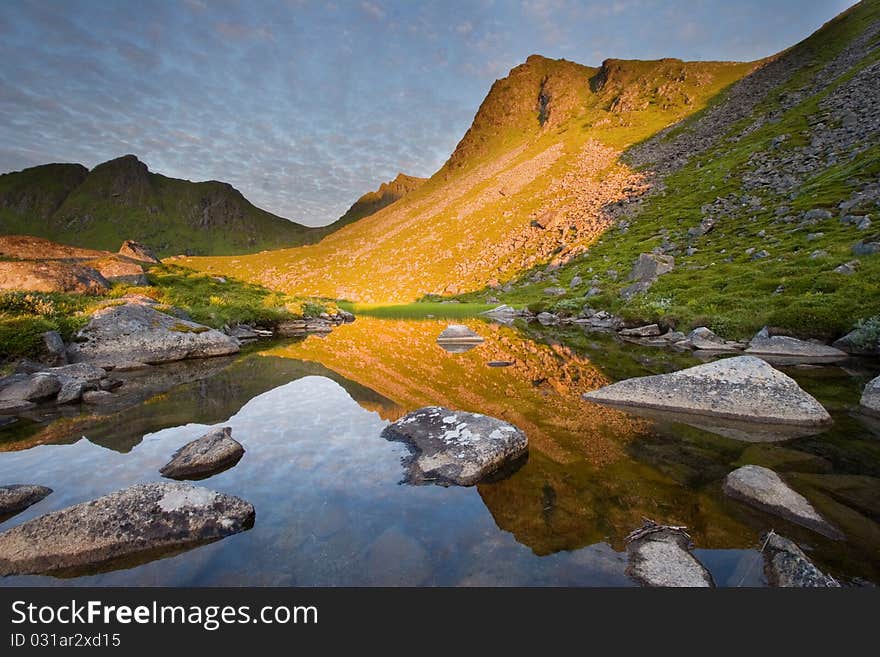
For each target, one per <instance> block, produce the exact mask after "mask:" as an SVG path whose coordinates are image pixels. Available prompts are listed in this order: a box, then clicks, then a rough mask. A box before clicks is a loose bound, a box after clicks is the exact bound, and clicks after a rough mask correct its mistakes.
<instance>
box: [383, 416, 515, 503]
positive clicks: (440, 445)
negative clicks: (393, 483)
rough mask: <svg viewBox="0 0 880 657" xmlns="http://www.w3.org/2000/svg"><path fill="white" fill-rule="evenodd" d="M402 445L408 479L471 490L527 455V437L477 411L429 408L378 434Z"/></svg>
mask: <svg viewBox="0 0 880 657" xmlns="http://www.w3.org/2000/svg"><path fill="white" fill-rule="evenodd" d="M382 435H383V436H384V437H385V438H386V439H388V440H393V441H397V442H402V443H405V444H406V445H407V447H408V448H409V450H410V452H411V455H410V456H409V457H408V458H405V459H404V465H405V466H406V467H407V469H408V471H409V476H408V481H409V482H410V483H414V484H422V483H428V482H432V483H437V484H441V485H449V484H456V485H459V486H473V485H474V484H476V483H478V482H479V481H480V480H482V479H484V478H485V477H487V476H488V475H490V474H492V473H495V472H497V471H498V470H501V469H502V468H504V467H505V466H507V465H511V464H513V463H514V462H516V461H517V460H518V459H519V458H520V457H522V456H524V455H525V454H526V452H527V451H528V445H529V441H528V438H526V435H525V434H524V433H523V432H522V431H520V430H519V429H517V428H516V427H515V426H513V425H512V424H508V423H507V422H504V421H503V420H498V419H496V418H493V417H489V416H486V415H479V414H477V413H465V412H462V411H452V410H449V409H448V408H443V407H440V406H428V407H425V408H420V409H419V410H417V411H413V412H411V413H407V414H406V415H405V416H403V417H402V418H401V419H399V420H398V421H397V422H395V423H394V424H391V425H389V426H388V427H386V428H385V430H384V431H383V432H382Z"/></svg>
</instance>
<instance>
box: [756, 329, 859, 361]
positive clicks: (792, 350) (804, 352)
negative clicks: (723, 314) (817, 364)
mask: <svg viewBox="0 0 880 657" xmlns="http://www.w3.org/2000/svg"><path fill="white" fill-rule="evenodd" d="M746 353H747V354H756V355H757V354H760V355H767V356H786V357H792V358H801V359H806V360H814V361H823V362H830V361H834V360H841V359H843V358H847V357H848V356H847V353H846V352H844V351H841V350H840V349H835V348H834V347H829V346H828V345H824V344H817V343H815V342H806V341H804V340H798V339H797V338H790V337H788V336H786V335H774V336H767V337H760V336H758V335H756V336H755V337H754V338H752V341H751V342H750V343H749V348H748V349H746Z"/></svg>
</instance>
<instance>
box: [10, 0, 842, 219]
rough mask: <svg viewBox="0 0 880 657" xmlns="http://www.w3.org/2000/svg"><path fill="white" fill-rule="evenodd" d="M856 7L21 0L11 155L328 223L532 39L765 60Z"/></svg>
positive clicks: (445, 129) (461, 0)
mask: <svg viewBox="0 0 880 657" xmlns="http://www.w3.org/2000/svg"><path fill="white" fill-rule="evenodd" d="M847 4H848V2H847V1H846V0H779V1H777V2H766V1H761V2H758V1H757V0H744V1H743V2H740V3H727V2H721V1H720V0H719V1H707V2H703V3H699V5H694V3H690V2H684V1H681V2H678V1H662V0H602V1H600V2H575V1H572V0H532V1H528V2H514V1H513V0H510V1H504V0H495V1H491V0H453V1H449V2H442V3H441V2H425V3H416V2H408V1H405V0H401V1H399V2H386V1H383V0H369V1H367V0H363V1H357V0H349V1H344V0H336V1H335V2H323V1H321V2H319V1H314V2H309V1H308V0H291V1H290V2H284V3H282V2H278V3H270V2H253V3H242V2H236V1H235V0H226V1H213V0H182V1H179V2H178V1H172V0H167V1H159V0H152V1H145V2H138V3H128V2H122V1H116V2H114V1H108V2H100V3H98V2H93V1H90V0H54V1H53V0H31V1H29V2H4V3H2V4H0V62H2V64H0V171H11V170H16V169H21V168H24V167H27V166H33V165H36V164H43V163H46V162H81V163H83V164H85V165H86V166H90V167H91V166H94V165H95V164H97V163H99V162H102V161H104V160H107V159H110V158H112V157H116V156H119V155H122V154H124V153H135V154H136V155H138V157H140V158H141V159H142V160H144V161H145V162H146V163H147V164H148V165H149V166H150V168H151V169H152V170H153V171H159V172H161V173H164V174H166V175H170V176H175V177H182V178H189V179H192V180H207V179H217V180H224V181H227V182H230V183H232V184H233V185H235V186H236V187H237V188H238V189H240V190H241V191H242V193H244V194H245V196H247V197H248V198H249V199H250V200H251V201H253V202H254V203H256V204H257V205H259V206H261V207H264V208H266V209H267V210H269V211H271V212H275V213H276V214H279V215H281V216H284V217H288V218H290V219H293V220H296V221H300V222H303V223H307V224H311V225H320V224H325V223H328V222H330V221H333V220H334V219H335V218H337V217H338V216H339V215H341V214H342V213H343V212H344V211H345V209H346V208H347V207H348V205H349V204H350V203H351V202H352V201H353V200H354V199H355V198H357V197H358V196H360V194H362V193H363V192H365V191H367V190H369V189H374V188H375V187H376V186H377V185H378V183H379V182H381V181H383V180H387V179H389V178H391V177H393V176H394V175H395V174H396V173H397V172H398V171H404V172H406V173H410V174H413V175H421V176H427V175H430V174H431V173H433V172H434V171H436V170H437V169H438V168H439V167H440V166H441V165H442V163H443V162H444V160H445V159H446V158H447V157H448V156H449V154H450V152H451V151H452V149H453V148H454V147H455V144H456V142H457V141H458V139H459V138H460V137H461V136H462V135H463V134H464V132H465V130H466V129H467V127H468V125H469V124H470V121H471V118H472V117H473V114H474V112H475V111H476V109H477V107H478V106H479V103H480V101H481V100H482V98H483V96H484V95H485V93H486V91H487V90H488V88H489V86H490V85H491V83H492V81H493V80H494V79H495V77H498V76H501V75H504V74H505V73H506V72H507V70H508V69H509V68H511V67H512V66H515V65H516V64H518V63H520V62H522V61H523V60H524V59H525V58H526V57H527V56H528V55H529V54H531V53H533V52H539V53H541V54H544V55H547V56H549V57H565V58H568V59H572V60H575V61H580V62H582V63H585V64H591V65H596V64H598V63H599V62H600V61H601V59H602V58H604V57H630V58H642V59H647V58H656V57H663V56H675V57H681V58H685V59H697V58H712V59H756V58H759V57H763V56H765V55H768V54H770V53H772V52H775V51H777V50H780V49H781V48H783V47H785V46H788V45H790V44H791V43H793V42H795V41H797V40H799V39H800V38H802V37H804V36H806V35H807V34H808V33H809V32H811V31H812V30H814V29H815V28H816V27H818V26H819V25H820V24H821V23H822V22H824V21H825V20H827V19H828V18H830V17H831V16H832V15H834V14H835V13H837V12H838V11H840V10H842V9H843V8H845V6H846V5H847ZM734 5H735V6H734ZM685 17H686V19H687V20H684V18H685ZM742 34H749V38H748V39H743V38H742ZM634 35H635V36H637V38H633V37H634Z"/></svg>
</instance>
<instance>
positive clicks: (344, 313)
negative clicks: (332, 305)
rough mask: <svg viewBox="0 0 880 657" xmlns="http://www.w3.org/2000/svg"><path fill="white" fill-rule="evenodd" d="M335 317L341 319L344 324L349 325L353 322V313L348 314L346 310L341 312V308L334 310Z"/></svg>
mask: <svg viewBox="0 0 880 657" xmlns="http://www.w3.org/2000/svg"><path fill="white" fill-rule="evenodd" d="M336 315H337V316H338V317H341V318H342V321H343V322H344V323H345V324H351V323H352V322H353V321H354V320H355V316H354V313H350V312H348V311H347V310H343V309H342V308H338V309H337V310H336Z"/></svg>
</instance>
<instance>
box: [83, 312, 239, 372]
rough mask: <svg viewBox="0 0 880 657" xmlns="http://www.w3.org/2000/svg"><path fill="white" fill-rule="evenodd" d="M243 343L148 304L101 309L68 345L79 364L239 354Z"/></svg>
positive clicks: (154, 360)
mask: <svg viewBox="0 0 880 657" xmlns="http://www.w3.org/2000/svg"><path fill="white" fill-rule="evenodd" d="M238 350H239V345H238V340H236V339H235V338H232V337H230V336H228V335H224V334H223V333H221V332H220V331H216V330H214V329H212V328H208V327H207V326H202V325H201V324H196V323H195V322H189V321H186V320H182V319H178V318H176V317H172V316H171V315H166V314H165V313H161V312H159V311H158V310H155V309H153V308H152V307H150V306H147V305H139V304H124V305H121V306H110V307H107V308H101V309H99V310H97V311H95V313H94V314H93V315H92V318H91V320H89V323H88V324H87V325H86V327H85V328H83V329H82V330H81V331H80V332H79V333H78V341H77V342H75V343H73V344H71V345H70V347H68V356H69V357H70V359H71V360H72V361H73V362H83V361H85V362H93V363H98V364H103V363H108V364H110V365H112V364H113V363H115V362H122V361H127V362H128V361H138V362H142V363H147V364H154V363H164V362H170V361H176V360H183V359H185V358H205V357H209V356H222V355H226V354H233V353H236V352H238Z"/></svg>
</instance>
